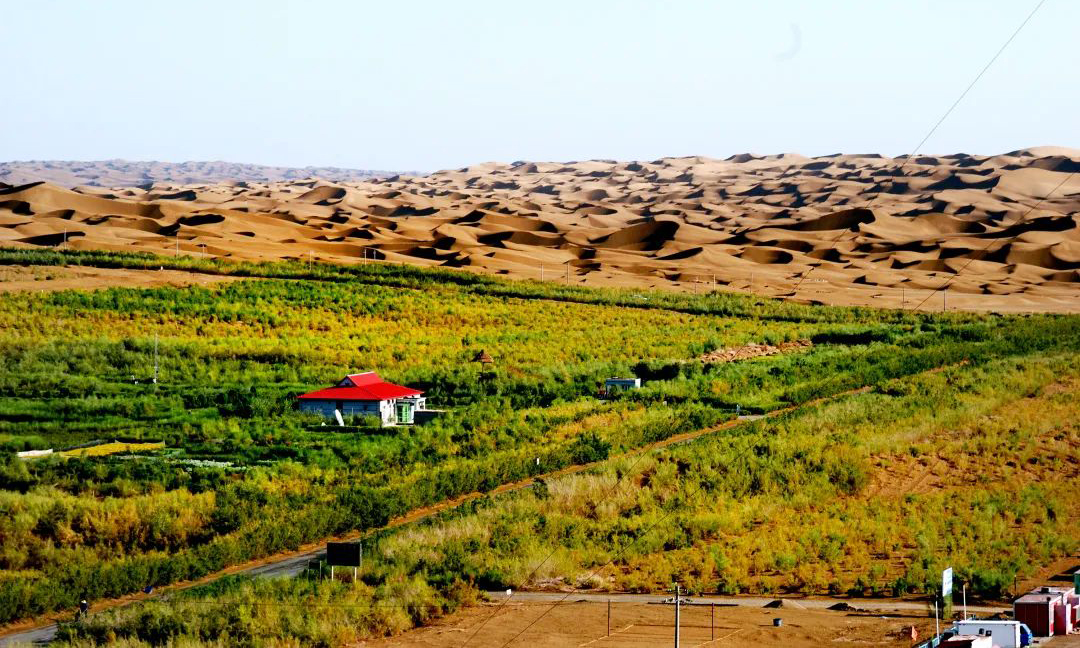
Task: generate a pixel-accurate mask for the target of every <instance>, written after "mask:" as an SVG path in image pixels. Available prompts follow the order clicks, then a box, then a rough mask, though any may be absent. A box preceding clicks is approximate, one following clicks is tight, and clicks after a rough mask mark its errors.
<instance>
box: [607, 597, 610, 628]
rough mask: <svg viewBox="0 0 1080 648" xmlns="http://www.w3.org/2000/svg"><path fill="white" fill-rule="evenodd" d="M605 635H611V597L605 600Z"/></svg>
mask: <svg viewBox="0 0 1080 648" xmlns="http://www.w3.org/2000/svg"><path fill="white" fill-rule="evenodd" d="M607 636H609V637H610V636H611V599H608V600H607Z"/></svg>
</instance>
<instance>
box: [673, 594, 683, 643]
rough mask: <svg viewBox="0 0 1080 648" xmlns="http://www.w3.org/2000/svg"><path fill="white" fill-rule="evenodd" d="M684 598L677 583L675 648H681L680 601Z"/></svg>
mask: <svg viewBox="0 0 1080 648" xmlns="http://www.w3.org/2000/svg"><path fill="white" fill-rule="evenodd" d="M681 596H682V588H681V587H679V584H678V583H675V648H679V612H680V609H679V599H680V598H681Z"/></svg>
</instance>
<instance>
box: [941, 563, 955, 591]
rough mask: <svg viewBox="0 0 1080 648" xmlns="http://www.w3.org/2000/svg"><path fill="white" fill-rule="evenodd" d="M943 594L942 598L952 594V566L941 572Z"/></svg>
mask: <svg viewBox="0 0 1080 648" xmlns="http://www.w3.org/2000/svg"><path fill="white" fill-rule="evenodd" d="M941 596H942V598H947V597H949V596H952V567H949V568H948V569H946V570H945V571H943V572H941Z"/></svg>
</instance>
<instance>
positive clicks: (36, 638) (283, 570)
mask: <svg viewBox="0 0 1080 648" xmlns="http://www.w3.org/2000/svg"><path fill="white" fill-rule="evenodd" d="M325 555H326V550H325V549H315V550H312V551H309V552H306V553H302V554H297V555H295V556H289V557H288V558H286V559H284V560H282V561H280V562H275V563H271V564H268V565H260V566H258V567H252V568H251V569H246V570H244V571H242V572H239V573H242V574H244V575H245V576H254V577H255V578H292V577H293V576H296V575H297V574H299V573H300V572H302V571H304V567H306V566H307V564H308V563H309V562H310V561H311V560H312V559H314V558H321V557H323V556H325ZM168 598H169V593H165V594H163V595H161V596H160V597H158V596H152V595H151V596H147V597H146V599H144V600H153V599H160V600H168ZM91 614H93V613H91ZM54 638H56V624H55V623H53V624H50V625H46V626H40V627H38V628H34V629H32V630H26V631H25V632H18V633H15V634H11V635H7V636H6V637H0V648H9V647H14V646H29V645H37V646H43V645H45V644H47V643H49V642H50V641H52V640H53V639H54Z"/></svg>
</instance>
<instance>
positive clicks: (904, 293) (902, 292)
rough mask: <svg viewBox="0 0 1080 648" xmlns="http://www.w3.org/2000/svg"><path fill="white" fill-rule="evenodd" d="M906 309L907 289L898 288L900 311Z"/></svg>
mask: <svg viewBox="0 0 1080 648" xmlns="http://www.w3.org/2000/svg"><path fill="white" fill-rule="evenodd" d="M906 307H907V287H906V286H900V310H904V309H905V308H906Z"/></svg>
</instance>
